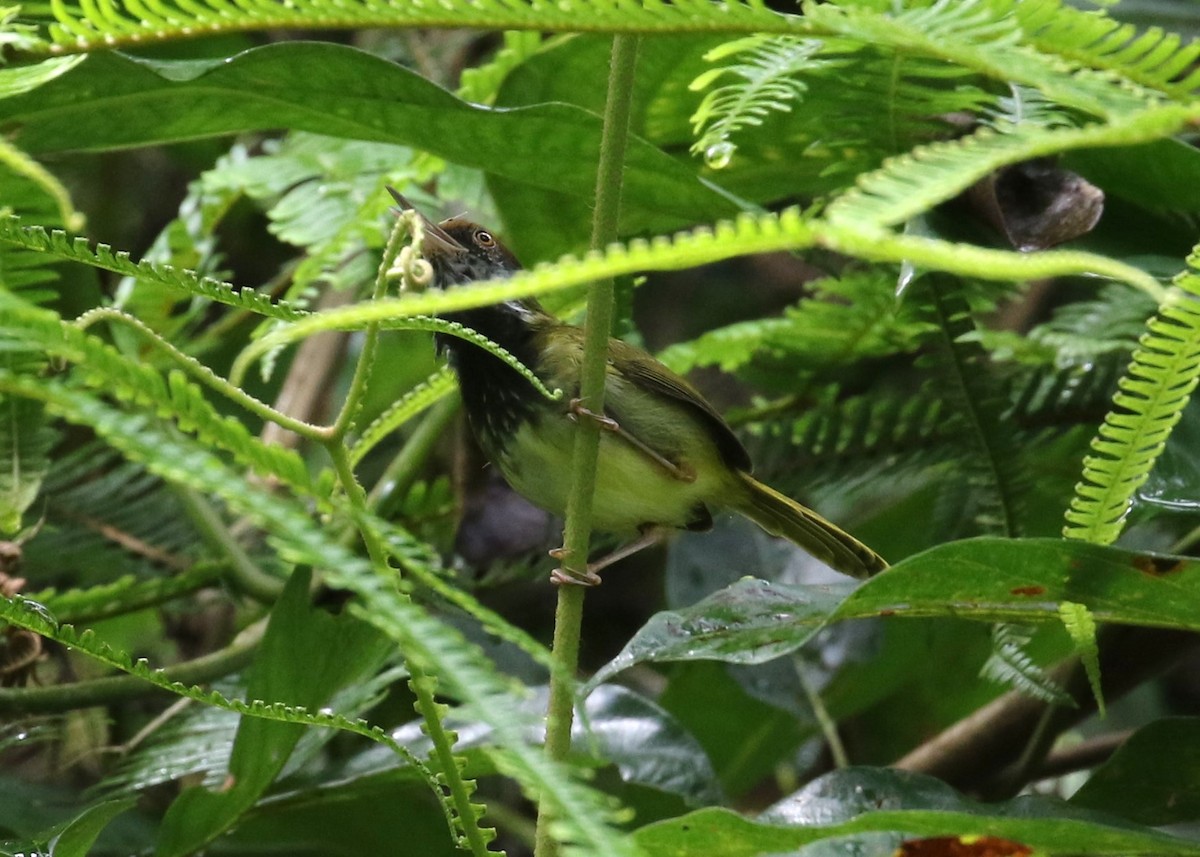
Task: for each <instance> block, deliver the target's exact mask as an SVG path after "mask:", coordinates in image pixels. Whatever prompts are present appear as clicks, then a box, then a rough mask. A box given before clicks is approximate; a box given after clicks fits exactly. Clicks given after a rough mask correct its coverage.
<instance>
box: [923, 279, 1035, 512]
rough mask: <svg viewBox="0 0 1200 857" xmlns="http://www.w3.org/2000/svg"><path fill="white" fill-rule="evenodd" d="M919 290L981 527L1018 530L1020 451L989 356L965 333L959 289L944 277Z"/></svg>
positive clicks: (1022, 475) (1022, 478)
mask: <svg viewBox="0 0 1200 857" xmlns="http://www.w3.org/2000/svg"><path fill="white" fill-rule="evenodd" d="M926 282H927V288H925V289H923V290H922V294H923V295H926V296H928V297H929V298H930V301H929V312H930V315H931V317H932V318H933V319H934V320H935V322H936V324H937V330H938V332H937V333H935V334H934V336H933V339H934V340H935V342H936V345H937V348H938V352H937V355H936V356H934V355H931V359H930V361H929V362H930V363H932V364H933V366H934V367H935V368H936V369H937V371H938V374H940V375H941V376H942V379H943V383H942V384H940V385H939V389H940V390H941V391H942V392H943V394H944V395H945V396H946V398H947V400H948V401H949V403H950V404H951V414H950V416H951V418H952V419H953V420H954V422H955V424H956V426H957V427H958V429H959V431H961V432H962V433H963V435H964V440H965V442H966V444H967V445H968V446H969V447H970V448H971V450H972V454H971V455H970V456H968V458H967V461H968V462H969V466H970V469H971V478H973V479H974V481H975V484H976V485H977V486H978V487H979V488H981V489H982V490H980V491H979V492H978V494H977V501H978V503H979V505H980V512H979V514H978V515H977V516H976V521H977V523H979V524H980V526H981V527H982V528H983V529H984V531H985V532H987V531H991V532H998V533H1000V534H1002V535H1007V536H1017V535H1020V531H1021V521H1020V512H1021V508H1022V498H1023V496H1024V495H1025V493H1026V488H1027V486H1028V484H1029V481H1030V480H1029V474H1027V473H1026V472H1024V468H1023V464H1022V459H1021V457H1020V455H1019V454H1018V450H1017V446H1016V442H1015V439H1014V437H1013V433H1014V427H1013V426H1012V424H1011V423H1008V422H1006V421H1005V420H1004V419H1003V414H1004V412H1005V411H1006V410H1007V407H1006V402H1005V399H1004V396H1003V392H1002V387H1001V385H999V384H998V383H997V382H996V380H995V379H994V377H993V376H992V373H991V371H990V370H989V366H988V363H987V355H986V352H984V350H983V348H982V347H980V346H979V344H978V343H976V342H972V341H970V339H969V335H970V334H971V333H973V332H974V331H975V323H974V320H973V319H972V318H971V315H970V311H969V309H968V307H967V304H966V301H965V300H964V299H963V295H962V292H961V290H960V289H958V288H957V287H956V286H955V284H953V283H952V282H950V281H949V279H948V278H946V277H939V276H934V277H929V278H927V280H926Z"/></svg>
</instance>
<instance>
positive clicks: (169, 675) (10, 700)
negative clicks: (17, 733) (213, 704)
mask: <svg viewBox="0 0 1200 857" xmlns="http://www.w3.org/2000/svg"><path fill="white" fill-rule="evenodd" d="M266 627H267V621H266V619H260V620H259V621H258V622H256V623H255V624H253V625H250V626H249V627H247V628H246V629H245V630H243V631H242V632H241V633H240V634H239V635H238V636H237V639H235V640H234V641H233V642H232V643H230V644H229V645H228V646H226V647H225V648H223V649H218V650H217V651H215V652H212V653H210V654H207V655H203V656H201V657H198V658H194V659H192V660H190V661H185V662H184V663H182V664H176V665H174V666H170V667H166V668H164V669H162V670H160V673H161V675H162V677H163V679H164V680H166V681H169V682H178V683H179V684H185V685H198V684H207V683H208V682H211V681H213V680H214V679H218V678H222V677H223V676H227V675H229V674H230V673H234V672H237V671H238V670H240V669H242V668H243V667H245V666H246V665H248V664H249V663H250V661H251V660H253V659H254V653H255V652H256V651H258V644H259V643H261V642H262V636H263V634H264V633H265V631H266ZM165 692H167V691H166V690H165V689H164V688H163V687H161V686H159V685H157V684H151V683H149V682H147V681H146V680H145V679H143V678H142V677H141V676H138V675H119V676H106V677H104V678H97V679H91V680H88V681H76V682H68V683H66V684H54V685H47V686H46V687H20V688H17V687H10V688H0V714H2V715H5V716H12V715H27V714H51V713H55V712H62V711H73V710H76V709H79V708H88V707H91V706H94V705H113V704H115V703H118V702H125V701H128V700H130V699H140V698H142V697H145V696H150V695H152V694H156V693H165Z"/></svg>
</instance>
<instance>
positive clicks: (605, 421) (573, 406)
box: [567, 399, 696, 482]
mask: <svg viewBox="0 0 1200 857" xmlns="http://www.w3.org/2000/svg"><path fill="white" fill-rule="evenodd" d="M567 416H568V417H569V418H570V419H572V420H574V421H576V422H578V421H579V418H580V417H587V418H588V419H590V420H593V421H595V423H596V424H597V425H598V426H600V428H601V429H602V430H603V431H607V432H612V433H613V434H615V435H616V436H617V437H619V438H621V440H623V441H625V442H626V443H628V444H629V445H630V446H632V447H633V448H634V449H636V450H638V451H639V452H641V453H642V454H643V455H645V456H646V457H647V458H649V459H650V460H651V461H653V462H654V463H655V464H657V465H658V466H659V467H661V468H663V469H664V470H666V471H667V472H668V473H670V474H671V475H672V476H673V477H675V478H676V479H678V480H679V481H680V482H695V481H696V471H695V470H693V469H692V468H690V467H688V466H687V465H686V464H676V463H675V462H674V461H672V460H671V459H669V458H667V457H666V456H664V455H662V454H661V453H659V452H658V451H656V450H655V449H654V448H653V447H651V446H650V445H649V444H647V443H645V442H643V441H641V440H639V439H638V438H637V437H636V436H635V435H632V434H630V433H629V432H627V431H625V429H623V428H621V424H620V423H618V422H617V421H616V420H614V419H613V418H612V417H609V416H605V415H604V414H598V413H596V412H595V411H592V410H589V409H588V408H585V407H584V406H583V400H582V399H572V400H571V403H570V406H569V409H568V411H567Z"/></svg>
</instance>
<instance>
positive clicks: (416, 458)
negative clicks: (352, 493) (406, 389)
mask: <svg viewBox="0 0 1200 857" xmlns="http://www.w3.org/2000/svg"><path fill="white" fill-rule="evenodd" d="M461 404H462V402H461V401H460V399H459V398H458V397H457V396H454V397H453V398H448V399H443V400H442V401H440V402H438V403H437V404H436V405H434V406H433V407H432V408H430V409H429V413H427V414H426V415H425V419H423V420H421V424H420V425H418V426H417V428H416V430H415V431H414V432H413V433H412V435H411V436H410V437H409V438H408V440H407V441H406V442H405V444H404V446H403V447H401V448H400V452H398V453H397V454H396V457H395V458H393V459H392V461H391V463H390V464H388V466H387V469H386V470H384V471H383V475H382V476H380V477H379V481H378V482H377V483H376V484H375V487H374V488H372V489H371V493H370V494H368V495H367V505H368V506H370V507H371V508H372V509H379V508H380V507H381V504H383V503H386V502H387V501H388V499H389V498H391V497H403V496H404V495H405V494H407V493H408V489H409V488H411V487H412V485H413V483H414V482H415V481H416V480H417V475H418V474H419V473H420V472H421V465H422V464H424V463H425V461H426V460H427V459H428V458H429V456H430V454H431V453H432V452H433V448H434V447H435V446H436V445H437V443H438V442H439V441H440V440H441V439H442V436H443V435H444V434H445V433H446V427H447V426H448V425H449V424H450V421H451V420H452V419H454V416H455V414H457V413H458V409H459V405H461Z"/></svg>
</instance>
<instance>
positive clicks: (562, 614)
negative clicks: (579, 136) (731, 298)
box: [534, 36, 638, 857]
mask: <svg viewBox="0 0 1200 857" xmlns="http://www.w3.org/2000/svg"><path fill="white" fill-rule="evenodd" d="M637 49H638V37H637V36H614V37H613V48H612V65H611V71H610V74H609V79H608V100H607V103H606V105H605V111H604V130H603V134H602V136H601V140H600V162H599V166H598V168H597V171H596V208H595V215H594V219H593V222H592V247H593V248H596V249H599V248H601V247H605V246H607V245H608V244H610V243H611V242H612V241H614V240H616V237H617V221H618V216H619V214H620V204H621V170H622V168H623V166H624V163H625V144H626V141H627V139H628V134H629V108H630V104H631V102H632V93H633V78H634V71H635V68H636V65H637ZM612 316H613V281H612V278H611V277H609V278H607V279H605V280H600V281H597V282H595V283H593V284H592V286H591V289H590V291H589V292H588V312H587V323H586V325H585V334H584V356H583V365H582V367H581V373H580V374H581V378H580V392H579V395H580V398H581V399H582V402H583V406H584V407H586V408H588V409H590V410H592V411H594V412H595V413H600V412H602V411H603V409H604V379H605V372H606V369H607V365H608V360H607V358H608V339H609V335H610V331H611V330H612ZM599 448H600V428H599V425H597V424H596V423H594V422H593V421H592V420H580V421H579V427H578V430H577V431H576V433H575V448H574V451H573V452H574V454H573V456H572V459H571V473H572V481H571V493H570V494H569V495H568V498H567V524H566V531H565V533H564V536H563V546H564V548H565V549H566V556H565V558H564V564H563V570H564V571H565V572H566V573H567V574H568V575H571V576H577V577H582V575H583V574H584V573H585V571H586V566H587V555H588V541H589V538H590V536H591V525H592V493H593V490H594V488H595V481H596V456H597V453H598V451H599ZM584 592H585V590H584V588H583V587H582V586H571V585H563V586H560V587H559V590H558V607H557V610H556V611H555V617H554V657H555V660H557V661H558V663H559V664H560V665H561V667H562V669H560V670H556V671H555V672H554V673H553V674H552V675H551V678H550V703H549V708H548V711H547V714H546V752H547V753H548V754H549V756H550V758H552V759H565V758H566V756H567V753H568V752H569V751H570V749H571V722H572V719H573V716H574V703H575V689H574V682H573V681H570V680H569V679H568V678H566V677H567V676H573V675H574V674H575V670H576V668H577V666H578V661H579V636H580V626H581V623H582V618H583V596H584ZM546 806H547V802H546V801H543V802H542V803H541V805H540V807H539V812H538V822H537V836H536V844H535V848H534V853H535V855H536V857H554V855H557V854H558V850H559V849H558V842H557V841H556V840H555V839H554V837H553V833H552V832H551V820H552V819H551V818H550V817H549V815H548V813H547V811H546Z"/></svg>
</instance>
